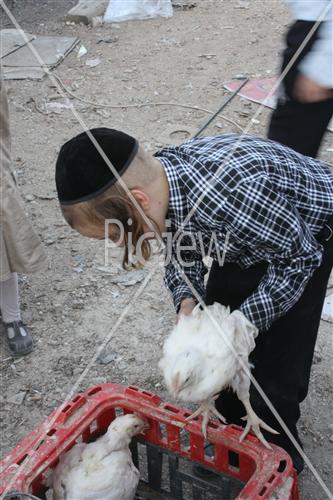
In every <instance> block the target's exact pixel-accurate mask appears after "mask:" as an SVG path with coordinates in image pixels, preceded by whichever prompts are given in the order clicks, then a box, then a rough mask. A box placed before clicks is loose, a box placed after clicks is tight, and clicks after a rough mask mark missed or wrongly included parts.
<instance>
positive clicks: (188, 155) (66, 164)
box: [56, 129, 333, 472]
mask: <svg viewBox="0 0 333 500" xmlns="http://www.w3.org/2000/svg"><path fill="white" fill-rule="evenodd" d="M89 134H90V137H89V136H88V134H87V133H83V134H80V135H79V136H77V137H75V138H73V139H71V140H70V141H69V142H67V143H66V144H65V145H64V146H63V147H62V149H61V151H60V153H59V157H58V161H57V165H56V183H57V190H58V196H59V201H60V204H61V208H62V211H63V214H64V216H65V218H66V220H67V221H68V223H69V224H70V225H71V226H72V227H73V228H74V229H76V230H77V231H79V232H80V233H81V234H83V235H84V236H89V237H93V238H104V234H105V233H104V223H105V219H116V220H117V221H119V223H120V224H122V226H123V227H124V235H123V236H121V235H119V228H118V226H117V224H115V225H114V226H112V225H111V226H110V231H109V237H110V238H111V239H112V240H116V241H118V243H121V244H122V245H124V247H125V255H124V265H125V266H126V265H127V264H129V263H130V253H131V252H133V253H134V255H136V256H137V257H138V254H139V253H140V250H141V247H142V255H143V257H144V258H148V257H149V254H150V247H149V240H147V239H146V236H148V237H149V238H151V237H159V236H161V235H162V236H163V235H165V230H166V226H167V225H168V231H169V233H171V234H172V235H173V237H174V242H173V246H172V257H173V258H172V260H171V261H170V262H168V263H167V265H166V277H165V280H166V284H167V286H168V287H169V289H170V290H171V292H172V295H173V299H174V303H175V307H176V310H177V312H178V314H189V313H190V312H191V311H192V309H193V307H194V306H195V303H196V299H195V297H198V295H199V296H201V297H205V301H206V303H207V304H211V303H213V302H214V301H218V302H221V303H223V304H225V305H230V306H231V308H232V309H240V310H241V312H242V313H243V314H244V315H245V316H246V317H247V318H248V319H249V320H250V321H251V322H252V323H253V324H254V325H255V326H256V327H257V328H258V330H259V332H260V334H259V336H258V337H257V345H256V348H255V349H254V351H253V353H252V355H251V360H252V362H253V364H254V370H253V375H254V377H255V378H256V379H257V381H258V382H259V384H260V385H261V387H262V388H263V390H264V391H265V393H266V395H267V396H268V397H269V399H270V400H271V402H272V403H273V405H274V406H275V408H276V410H277V411H278V412H279V414H280V416H281V417H282V419H283V420H284V421H285V423H286V424H287V425H288V427H289V429H290V431H291V432H292V434H293V435H294V436H295V438H296V439H297V440H298V441H299V438H298V434H297V429H296V423H297V421H298V419H299V416H300V410H299V404H300V402H301V401H303V399H304V398H305V396H306V394H307V389H308V383H309V376H310V368H311V362H312V356H313V352H314V346H315V341H316V336H317V331H318V327H319V321H320V314H321V309H322V306H323V301H324V298H325V291H326V286H327V282H328V278H329V274H330V271H331V269H332V265H333V237H332V235H333V175H332V174H331V172H330V171H329V169H328V168H327V167H326V166H325V165H323V164H322V163H320V162H319V161H317V160H313V159H311V158H307V157H304V156H302V155H300V154H298V153H295V152H294V151H292V150H290V149H288V148H286V147H285V146H281V145H279V144H276V143H274V142H272V141H270V140H265V139H260V138H254V137H250V136H238V135H236V134H226V135H223V136H217V137H207V138H198V139H193V140H190V141H188V142H186V143H185V144H183V145H181V146H179V147H173V148H172V147H171V148H166V149H164V150H162V151H159V152H157V153H156V154H155V155H154V156H151V155H150V154H148V153H147V152H145V151H144V150H143V149H142V148H141V147H140V146H139V144H138V143H137V141H136V140H135V139H134V138H132V137H130V136H128V135H127V134H124V133H122V132H119V131H116V130H109V129H93V130H91V131H90V132H89ZM91 138H92V139H93V142H95V145H96V143H98V146H99V149H100V151H97V149H96V147H95V145H94V144H93V143H92V141H91ZM101 152H102V155H101ZM103 156H104V159H103ZM105 158H107V159H108V160H109V162H111V164H112V171H111V170H110V168H109V166H108V165H107V164H106V163H105V161H104V160H105ZM115 174H117V175H116V176H115ZM119 176H121V177H120V180H118V181H117V179H118V177H119ZM124 187H126V188H127V190H128V192H129V194H128V192H126V190H125V189H124ZM138 208H139V210H138ZM167 221H168V224H167ZM151 228H153V231H151ZM130 232H131V238H132V242H131V244H130V248H128V239H129V238H128V237H129V233H130ZM178 234H179V235H180V238H181V239H182V242H183V243H184V242H185V243H186V244H187V247H186V248H185V247H184V246H183V247H179V245H178V243H177V240H178V238H177V235H178ZM212 236H214V238H215V240H214V241H215V245H212V244H211V242H212ZM188 242H190V243H191V245H190V246H189V245H188ZM179 248H181V251H180V252H178V250H179ZM220 253H221V254H222V256H223V258H222V261H221V259H220ZM205 254H206V255H207V254H210V256H211V257H212V258H213V259H214V262H213V265H212V268H211V271H210V274H209V278H208V282H207V286H206V289H205V287H204V275H205V273H206V268H205V266H204V264H203V262H202V258H203V256H204V255H205ZM179 263H180V264H181V267H182V268H183V271H184V273H185V275H186V277H187V279H188V280H189V281H190V282H191V283H192V286H189V284H188V283H187V282H186V280H185V279H184V276H183V275H182V273H181V272H180V270H179ZM223 264H224V265H223ZM251 401H252V402H253V407H254V410H255V411H256V412H257V413H258V414H259V416H260V417H262V418H263V420H264V421H265V422H266V423H268V424H269V425H270V426H272V427H273V428H275V429H277V430H278V431H280V434H279V435H277V436H273V435H267V439H268V440H270V441H271V442H274V443H276V444H279V445H280V446H282V447H283V448H285V449H286V450H287V451H288V452H289V453H290V455H291V456H292V458H293V461H294V465H295V468H296V469H297V470H298V471H299V472H300V471H301V470H302V468H303V460H302V457H301V456H300V455H299V454H298V452H297V451H296V449H295V448H294V446H293V445H292V443H291V442H290V440H289V439H288V438H287V436H286V435H285V434H284V432H283V431H282V429H281V428H280V426H279V424H278V422H276V420H275V419H274V418H273V415H272V414H271V412H270V411H269V410H268V408H267V407H266V405H265V404H264V402H263V401H262V400H261V398H260V397H259V395H258V394H255V391H252V393H251ZM216 404H217V408H218V410H219V411H221V413H222V414H223V415H224V416H225V417H226V418H227V420H228V422H233V423H237V424H241V423H242V421H241V420H240V418H241V417H242V416H243V414H244V410H243V408H242V406H241V404H240V403H239V402H238V399H237V397H236V396H235V395H233V394H232V393H230V392H225V393H223V394H221V397H220V398H219V399H218V401H217V403H216Z"/></svg>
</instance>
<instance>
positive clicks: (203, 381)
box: [160, 303, 238, 403]
mask: <svg viewBox="0 0 333 500" xmlns="http://www.w3.org/2000/svg"><path fill="white" fill-rule="evenodd" d="M218 327H220V329H221V330H222V332H220V331H219V328H218ZM235 336H236V330H235V325H234V320H233V316H232V315H231V314H230V310H229V308H227V307H224V306H223V305H221V304H218V303H215V304H213V305H212V306H209V307H207V308H206V310H201V309H199V308H198V307H196V308H195V309H194V310H193V312H192V314H190V315H189V316H181V317H180V319H179V321H178V323H177V325H176V326H175V327H174V328H173V330H172V332H171V334H170V336H169V337H168V338H167V340H166V342H165V344H164V348H163V358H162V359H161V361H160V368H161V369H162V371H163V375H164V379H165V383H166V386H167V388H168V390H169V392H170V394H172V396H173V397H175V398H178V399H181V400H183V401H189V402H195V403H201V402H202V401H204V400H207V399H209V398H212V397H213V396H214V395H215V394H217V393H218V392H220V391H221V390H222V389H223V387H225V386H227V385H229V384H230V383H231V380H232V379H233V377H234V376H235V374H236V372H237V370H238V363H236V358H235V355H234V353H233V351H232V346H233V345H234V344H235Z"/></svg>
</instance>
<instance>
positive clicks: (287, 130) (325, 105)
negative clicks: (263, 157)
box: [268, 21, 333, 158]
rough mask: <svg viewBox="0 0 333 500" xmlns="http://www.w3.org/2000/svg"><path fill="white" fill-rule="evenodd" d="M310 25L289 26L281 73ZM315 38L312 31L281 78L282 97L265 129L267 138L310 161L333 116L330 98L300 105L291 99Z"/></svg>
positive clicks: (309, 28) (332, 102)
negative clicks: (301, 66)
mask: <svg viewBox="0 0 333 500" xmlns="http://www.w3.org/2000/svg"><path fill="white" fill-rule="evenodd" d="M313 25H314V23H313V22H312V21H296V22H295V23H294V24H293V25H292V26H291V28H290V29H289V31H288V33H287V37H286V49H285V51H284V54H283V62H282V71H283V70H284V69H285V68H286V66H287V64H288V63H289V61H290V60H291V58H292V57H293V55H294V54H295V52H296V51H297V49H298V48H299V46H300V44H301V43H302V42H303V40H304V39H305V37H306V36H307V34H308V33H309V31H310V30H311V28H312V27H313ZM317 37H318V32H315V34H314V35H313V36H312V37H311V39H310V41H309V42H308V43H307V45H306V46H305V47H304V49H303V51H302V53H301V54H300V56H299V57H298V59H297V60H296V62H295V64H294V66H293V67H292V68H291V69H290V70H289V72H288V73H287V75H286V77H285V78H284V80H283V83H282V92H283V96H281V97H280V98H279V99H278V103H277V107H276V109H275V110H274V111H273V113H272V116H271V122H270V125H269V130H268V137H269V139H272V140H274V141H276V142H279V143H281V144H285V145H286V146H289V147H290V148H292V149H294V150H295V151H298V152H299V153H302V154H304V155H306V156H312V157H313V158H315V157H316V156H317V153H318V150H319V147H320V143H321V140H322V138H323V135H324V133H325V130H326V128H327V125H328V123H329V121H330V119H331V117H332V115H333V99H328V100H326V101H322V102H315V103H301V102H298V101H296V100H295V99H294V97H293V90H294V84H295V80H296V78H297V76H298V75H299V70H298V66H299V64H300V62H301V61H302V59H303V57H304V56H305V55H306V54H307V53H308V52H309V51H310V50H311V48H312V46H313V44H314V42H315V41H316V40H317ZM327 64H332V62H331V61H327Z"/></svg>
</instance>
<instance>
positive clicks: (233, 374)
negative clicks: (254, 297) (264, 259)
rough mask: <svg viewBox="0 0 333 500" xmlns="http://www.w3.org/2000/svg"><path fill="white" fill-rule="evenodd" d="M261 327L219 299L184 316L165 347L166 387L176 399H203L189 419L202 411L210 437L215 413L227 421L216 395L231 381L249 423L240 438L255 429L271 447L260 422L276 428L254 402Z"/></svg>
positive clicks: (263, 441)
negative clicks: (254, 356)
mask: <svg viewBox="0 0 333 500" xmlns="http://www.w3.org/2000/svg"><path fill="white" fill-rule="evenodd" d="M257 334H258V330H257V328H256V327H255V326H254V325H252V323H250V321H249V320H248V319H247V318H246V317H245V316H244V314H243V313H242V312H241V311H233V312H232V313H230V310H229V308H227V307H224V306H223V305H221V304H219V303H215V304H213V305H212V306H208V307H206V308H205V309H204V310H201V309H199V306H197V307H196V308H195V309H194V310H193V311H192V313H191V314H190V315H188V316H181V317H180V319H179V321H178V324H177V325H176V326H175V327H174V329H173V330H172V332H171V334H170V336H169V337H168V339H167V340H166V342H165V344H164V348H163V358H162V359H161V361H160V368H161V369H162V371H163V375H164V379H165V383H166V386H167V388H168V390H169V392H170V394H172V396H173V397H174V398H176V399H181V400H183V401H189V402H192V403H200V408H199V409H198V410H197V411H195V412H194V413H193V414H192V415H191V416H190V417H188V419H187V420H193V418H195V417H196V416H198V415H202V416H203V419H202V432H203V434H204V436H205V437H206V432H207V423H208V418H209V416H210V415H215V416H217V417H218V418H219V419H220V420H222V422H225V420H224V417H223V415H221V414H220V413H219V412H218V411H217V410H216V408H215V404H214V403H215V399H216V397H217V395H218V394H219V393H220V392H221V390H222V389H224V388H226V387H228V386H230V387H232V389H233V390H234V391H235V392H236V393H237V396H238V398H239V399H240V400H241V401H242V403H243V404H244V407H245V410H246V413H247V417H245V418H246V419H247V424H246V427H245V430H244V432H243V434H242V435H241V438H240V439H241V440H243V439H244V438H245V437H246V435H247V434H248V432H249V431H250V430H253V431H254V432H255V434H256V435H257V436H258V438H259V439H260V441H261V442H262V443H263V444H264V445H265V446H266V447H268V448H269V447H270V446H269V444H268V443H267V441H266V440H265V438H264V437H263V435H262V433H261V432H260V427H263V428H264V429H265V430H268V431H269V432H273V433H276V431H274V429H272V428H271V427H269V426H268V425H266V424H265V422H263V421H262V420H260V418H259V417H258V416H257V415H256V414H255V412H254V411H253V409H252V407H251V404H250V396H249V392H250V369H251V365H250V363H249V354H250V352H251V351H252V350H253V349H254V347H255V341H254V339H255V337H256V336H257Z"/></svg>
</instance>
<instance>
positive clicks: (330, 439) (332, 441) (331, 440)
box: [328, 434, 333, 443]
mask: <svg viewBox="0 0 333 500" xmlns="http://www.w3.org/2000/svg"><path fill="white" fill-rule="evenodd" d="M328 440H329V442H330V443H333V434H332V435H331V436H330V437H329V438H328Z"/></svg>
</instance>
